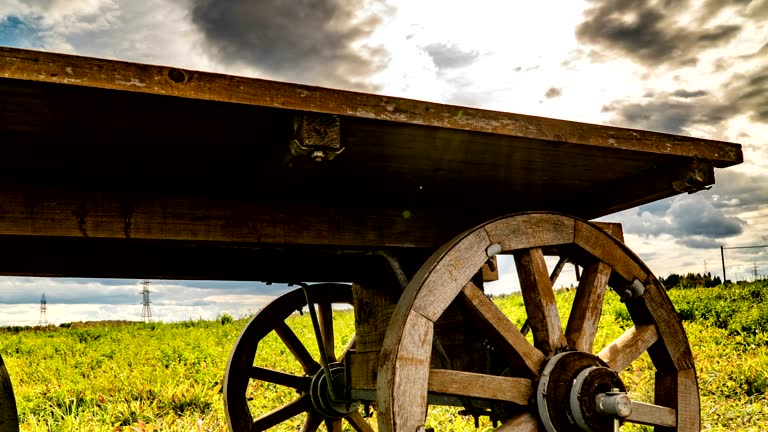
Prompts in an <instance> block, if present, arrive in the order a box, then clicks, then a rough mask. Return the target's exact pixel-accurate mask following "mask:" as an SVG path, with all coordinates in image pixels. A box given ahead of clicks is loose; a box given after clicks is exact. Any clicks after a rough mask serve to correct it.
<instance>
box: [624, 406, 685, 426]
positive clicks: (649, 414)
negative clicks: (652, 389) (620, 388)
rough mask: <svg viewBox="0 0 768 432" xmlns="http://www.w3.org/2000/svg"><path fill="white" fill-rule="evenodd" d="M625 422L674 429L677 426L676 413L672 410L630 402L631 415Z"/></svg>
mask: <svg viewBox="0 0 768 432" xmlns="http://www.w3.org/2000/svg"><path fill="white" fill-rule="evenodd" d="M626 420H627V421H628V422H631V423H639V424H644V425H649V426H662V427H666V428H674V427H675V426H677V412H676V411H675V410H674V409H672V408H667V407H663V406H659V405H652V404H647V403H642V402H636V401H632V414H631V415H630V416H629V417H627V418H626Z"/></svg>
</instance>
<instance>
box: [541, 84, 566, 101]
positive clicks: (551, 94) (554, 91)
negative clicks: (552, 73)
mask: <svg viewBox="0 0 768 432" xmlns="http://www.w3.org/2000/svg"><path fill="white" fill-rule="evenodd" d="M562 94H563V90H562V89H559V88H557V87H550V88H549V89H547V92H546V93H544V96H545V97H546V98H547V99H552V98H557V97H560V96H561V95H562Z"/></svg>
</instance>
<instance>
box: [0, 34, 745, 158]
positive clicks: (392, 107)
mask: <svg viewBox="0 0 768 432" xmlns="http://www.w3.org/2000/svg"><path fill="white" fill-rule="evenodd" d="M0 77H5V78H12V79H19V80H32V81H38V82H50V83H61V84H68V85H77V86H86V87H98V88H105V89H113V90H122V91H129V92H139V93H151V94H161V95H169V96H179V97H185V98H193V99H203V100H212V101H223V102H234V103H240V104H249V105H259V106H266V107H274V108H281V109H283V108H285V109H295V110H301V111H311V112H322V113H327V114H337V115H343V116H354V117H362V118H371V119H378V120H386V121H392V122H404V123H411V124H422V125H427V126H435V127H441V128H448V129H460V130H474V131H479V132H489V133H494V134H500V135H508V136H519V137H525V138H528V139H535V140H547V141H555V142H567V143H576V144H583V145H591V146H597V147H606V148H619V149H627V150H633V151H642V152H650V153H658V154H664V155H668V154H671V155H679V156H687V157H698V158H702V159H710V160H713V161H716V164H717V166H729V165H732V164H734V163H739V162H741V161H742V160H743V156H742V154H741V149H740V146H736V145H733V144H729V143H723V142H720V141H711V140H702V139H696V138H690V137H682V136H674V135H669V134H661V133H656V132H647V131H639V130H631V129H622V128H616V127H608V126H600V125H592V124H585V123H577V122H570V121H563V120H555V119H548V118H542V117H534V116H526V115H520V114H510V113H502V112H496V111H488V110H480V109H474V108H467V107H457V106H451V105H442V104H434V103H426V102H421V101H415V100H409V99H403V98H395V97H386V96H377V95H371V94H364V93H355V92H347V91H339V90H331V89H324V88H319V87H312V86H305V85H296V84H287V83H280V82H272V81H265V80H260V79H253V78H241V77H235V76H229V75H222V74H214V73H207V72H198V71H191V70H184V69H180V68H174V67H164V66H151V65H146V64H138V63H128V62H122V61H115V60H102V59H95V58H87V57H80V56H73V55H65V54H54V53H45V52H40V51H29V50H21V49H15V48H6V47H0Z"/></svg>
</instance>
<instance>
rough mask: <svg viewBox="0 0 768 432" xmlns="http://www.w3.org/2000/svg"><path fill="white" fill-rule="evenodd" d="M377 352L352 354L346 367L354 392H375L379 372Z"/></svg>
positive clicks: (378, 353)
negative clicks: (348, 369) (348, 370)
mask: <svg viewBox="0 0 768 432" xmlns="http://www.w3.org/2000/svg"><path fill="white" fill-rule="evenodd" d="M379 355H380V352H379V351H369V352H352V353H350V355H349V361H348V362H347V367H349V368H350V379H351V381H352V382H351V384H352V385H351V387H352V389H354V390H373V391H375V390H376V378H377V376H378V371H379Z"/></svg>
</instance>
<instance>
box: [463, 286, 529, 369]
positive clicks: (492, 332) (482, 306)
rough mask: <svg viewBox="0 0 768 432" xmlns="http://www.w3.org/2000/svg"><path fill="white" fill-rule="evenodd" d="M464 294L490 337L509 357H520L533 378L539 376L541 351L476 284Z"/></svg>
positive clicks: (465, 289)
mask: <svg viewBox="0 0 768 432" xmlns="http://www.w3.org/2000/svg"><path fill="white" fill-rule="evenodd" d="M462 293H463V296H462V298H463V299H464V300H465V302H466V303H467V306H468V307H469V308H470V310H472V311H474V312H475V313H476V314H477V315H478V316H479V317H480V320H479V321H480V322H481V323H485V324H486V325H487V327H486V331H487V332H488V337H489V338H491V339H492V340H493V341H494V342H495V343H496V344H497V346H498V347H499V349H501V350H503V351H504V352H505V354H506V355H507V356H508V357H519V358H520V359H521V360H522V361H523V362H524V363H525V365H526V366H527V368H528V371H527V372H529V373H530V374H531V375H532V376H534V377H535V376H538V375H539V372H540V371H541V369H542V365H543V364H544V355H543V354H542V353H541V351H539V350H538V349H536V348H534V346H533V345H531V344H530V342H528V340H527V339H526V338H525V336H523V334H522V333H521V332H520V330H518V329H517V327H515V325H514V324H513V323H512V321H510V320H509V318H508V317H507V316H506V315H504V313H503V312H502V311H501V310H499V308H498V307H497V306H496V305H495V304H494V303H493V302H492V301H491V300H490V299H489V298H488V297H486V296H485V294H484V293H483V292H482V291H481V290H480V289H479V288H477V287H476V286H474V284H472V283H469V284H467V285H466V286H465V287H464V289H463V290H462ZM494 336H496V337H494Z"/></svg>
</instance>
